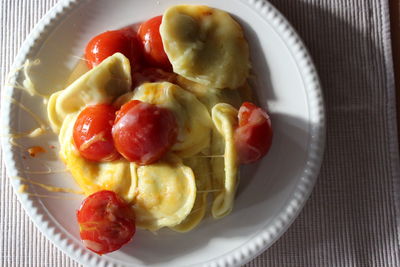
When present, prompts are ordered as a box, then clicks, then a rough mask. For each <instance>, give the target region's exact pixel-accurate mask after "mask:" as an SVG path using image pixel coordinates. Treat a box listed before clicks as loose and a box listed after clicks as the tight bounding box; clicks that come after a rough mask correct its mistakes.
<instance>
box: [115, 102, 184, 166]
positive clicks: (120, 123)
mask: <svg viewBox="0 0 400 267" xmlns="http://www.w3.org/2000/svg"><path fill="white" fill-rule="evenodd" d="M177 133H178V127H177V123H176V119H175V116H174V114H173V113H172V112H171V111H170V110H168V109H166V108H161V107H158V106H156V105H153V104H149V103H144V102H141V101H139V100H132V101H129V102H128V103H126V104H124V105H123V106H122V107H121V109H120V111H119V112H118V113H117V118H116V119H115V123H114V126H113V128H112V135H113V138H114V143H115V147H116V148H117V150H118V152H119V153H121V155H123V156H124V157H125V158H126V159H127V160H129V161H132V162H135V163H137V164H139V165H147V164H151V163H153V162H155V161H157V160H159V159H160V158H161V157H162V156H163V155H164V154H165V153H166V152H167V151H168V150H169V149H170V148H171V146H172V145H173V144H174V143H175V141H176V137H177Z"/></svg>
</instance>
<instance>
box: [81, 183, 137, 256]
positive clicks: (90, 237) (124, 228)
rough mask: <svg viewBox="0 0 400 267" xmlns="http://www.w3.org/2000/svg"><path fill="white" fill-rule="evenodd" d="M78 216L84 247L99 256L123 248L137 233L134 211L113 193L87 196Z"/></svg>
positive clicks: (107, 192)
mask: <svg viewBox="0 0 400 267" xmlns="http://www.w3.org/2000/svg"><path fill="white" fill-rule="evenodd" d="M76 215H77V219H78V223H79V230H80V236H81V239H82V242H83V244H84V245H85V246H86V247H87V248H88V249H90V250H91V251H93V252H96V253H98V254H100V255H101V254H104V253H109V252H112V251H115V250H117V249H119V248H121V247H122V246H123V245H124V244H126V243H128V242H129V241H130V240H131V239H132V237H133V235H134V234H135V231H136V227H135V214H134V212H133V210H132V208H131V207H130V206H129V205H128V204H127V203H126V202H125V201H123V200H122V199H121V198H120V197H119V196H118V195H117V194H116V193H114V192H113V191H107V190H104V191H99V192H96V193H94V194H92V195H90V196H88V197H87V198H86V199H85V200H84V201H83V202H82V204H81V207H80V208H79V210H78V211H77V213H76Z"/></svg>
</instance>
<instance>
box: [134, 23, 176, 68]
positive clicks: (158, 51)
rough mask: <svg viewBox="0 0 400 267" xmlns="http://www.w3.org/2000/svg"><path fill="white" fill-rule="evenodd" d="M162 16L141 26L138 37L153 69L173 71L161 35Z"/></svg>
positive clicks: (147, 60) (146, 58)
mask: <svg viewBox="0 0 400 267" xmlns="http://www.w3.org/2000/svg"><path fill="white" fill-rule="evenodd" d="M161 21H162V16H157V17H154V18H152V19H149V20H148V21H145V22H143V24H142V25H140V28H139V31H138V36H139V40H140V41H141V43H142V45H143V49H144V57H145V60H146V62H147V64H149V65H150V66H151V67H158V68H162V69H164V70H167V71H170V70H172V66H171V63H170V62H169V59H168V56H167V54H166V53H165V51H164V46H163V43H162V39H161V35H160V25H161Z"/></svg>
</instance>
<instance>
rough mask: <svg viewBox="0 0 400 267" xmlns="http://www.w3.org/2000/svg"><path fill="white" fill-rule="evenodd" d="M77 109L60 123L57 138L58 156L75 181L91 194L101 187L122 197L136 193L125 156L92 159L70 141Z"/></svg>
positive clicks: (134, 183)
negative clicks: (104, 159)
mask: <svg viewBox="0 0 400 267" xmlns="http://www.w3.org/2000/svg"><path fill="white" fill-rule="evenodd" d="M77 116H78V113H74V114H70V115H67V117H66V118H65V121H64V123H63V125H62V127H61V130H60V135H59V141H60V144H61V147H60V156H61V159H62V160H63V161H64V163H65V165H66V166H67V169H68V170H69V171H70V172H71V174H72V176H73V177H74V179H75V181H76V182H77V183H78V185H79V186H80V187H81V188H82V189H83V190H84V192H85V194H86V195H90V194H92V193H94V192H97V191H100V190H111V191H114V192H116V193H117V194H118V195H120V196H121V197H122V198H123V199H125V201H128V202H131V201H132V200H133V199H134V197H135V192H136V191H135V190H136V184H137V180H136V177H135V176H134V175H131V169H130V163H129V162H127V161H126V160H123V159H121V160H116V161H112V162H94V161H90V160H86V159H84V158H83V157H81V156H80V154H79V152H78V151H77V150H76V148H75V146H74V144H73V137H72V133H73V126H74V124H75V121H76V118H77Z"/></svg>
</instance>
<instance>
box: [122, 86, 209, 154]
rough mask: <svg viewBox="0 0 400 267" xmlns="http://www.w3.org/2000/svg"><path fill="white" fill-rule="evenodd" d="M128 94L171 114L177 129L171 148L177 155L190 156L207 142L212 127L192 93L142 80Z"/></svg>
mask: <svg viewBox="0 0 400 267" xmlns="http://www.w3.org/2000/svg"><path fill="white" fill-rule="evenodd" d="M129 97H130V98H131V99H136V100H141V101H143V102H147V103H151V104H157V105H159V106H161V107H165V108H168V109H169V110H171V111H172V112H173V113H174V115H175V118H176V120H177V123H178V128H179V130H178V137H177V142H176V143H175V144H174V145H173V147H172V151H173V152H174V153H176V154H177V155H178V156H180V157H182V158H186V157H190V156H193V155H195V154H197V153H199V152H200V151H201V150H203V149H204V148H206V147H208V146H209V145H210V135H211V129H212V121H211V117H210V114H209V112H208V110H207V108H206V107H205V106H204V105H203V104H202V103H201V102H200V101H199V100H198V99H197V98H196V97H195V96H194V95H193V94H192V93H190V92H188V91H185V90H183V89H182V88H181V87H179V86H177V85H175V84H172V83H169V82H163V83H145V84H143V85H141V86H140V87H138V88H136V89H135V92H134V93H133V95H132V96H129ZM129 97H128V98H129ZM126 100H127V99H125V101H126Z"/></svg>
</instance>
